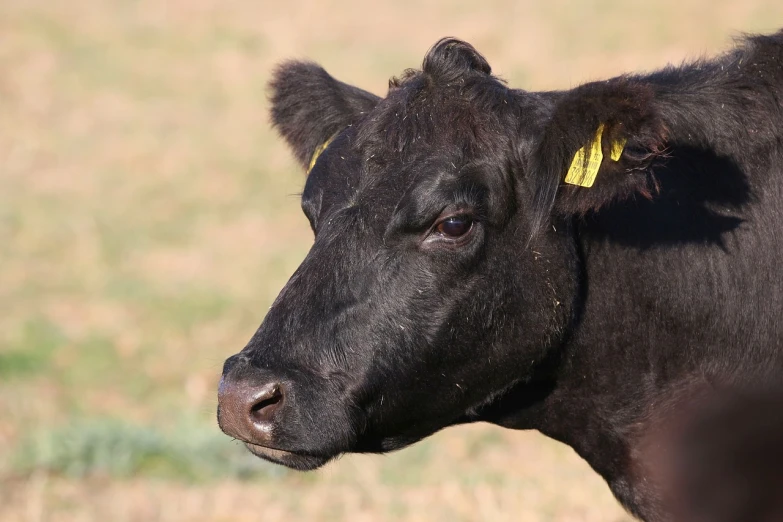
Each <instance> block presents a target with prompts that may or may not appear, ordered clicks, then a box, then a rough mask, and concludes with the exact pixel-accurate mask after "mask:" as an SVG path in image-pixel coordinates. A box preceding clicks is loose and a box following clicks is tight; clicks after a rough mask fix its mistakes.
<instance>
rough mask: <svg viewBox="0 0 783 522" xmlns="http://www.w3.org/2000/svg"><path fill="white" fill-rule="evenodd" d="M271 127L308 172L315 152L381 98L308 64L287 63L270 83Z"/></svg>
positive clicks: (370, 108) (277, 71)
mask: <svg viewBox="0 0 783 522" xmlns="http://www.w3.org/2000/svg"><path fill="white" fill-rule="evenodd" d="M269 86H270V90H271V104H272V123H273V125H274V126H275V127H276V128H277V130H278V131H279V132H280V134H281V135H282V136H283V138H284V139H285V140H286V141H287V142H288V145H289V146H290V147H291V149H292V150H293V152H294V155H295V156H296V159H297V160H298V161H299V163H300V164H301V165H302V166H303V167H305V168H307V167H308V166H309V164H310V161H311V158H312V156H313V154H314V152H315V151H316V150H317V149H318V150H320V148H323V146H324V144H325V143H326V142H328V141H329V140H330V138H331V137H332V136H334V135H335V134H336V133H338V132H339V131H341V130H342V129H344V128H345V127H347V126H348V125H350V124H351V123H353V122H355V121H357V120H358V119H359V118H361V116H362V115H363V114H365V113H367V112H369V111H370V110H372V109H373V108H374V107H375V106H376V105H377V104H378V101H379V100H380V98H378V97H377V96H375V95H374V94H371V93H369V92H367V91H363V90H362V89H359V88H357V87H353V86H351V85H348V84H346V83H343V82H340V81H337V80H335V79H334V78H332V77H331V76H330V75H329V74H328V73H327V72H326V71H325V70H323V68H321V67H320V66H318V65H316V64H314V63H309V62H297V61H291V62H285V63H283V64H281V65H280V66H278V68H277V70H276V71H275V74H274V76H273V78H272V81H271V82H270V85H269Z"/></svg>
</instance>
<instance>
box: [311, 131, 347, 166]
mask: <svg viewBox="0 0 783 522" xmlns="http://www.w3.org/2000/svg"><path fill="white" fill-rule="evenodd" d="M338 134H340V133H339V132H335V133H334V134H332V137H331V138H329V139H328V140H326V141H325V142H323V143H321V144H320V145H318V146H317V147H316V148H315V150H314V151H313V155H312V157H311V158H310V166H309V167H307V174H308V175H309V174H310V171H311V170H313V167H315V162H316V161H318V156H320V155H321V154H322V153H323V151H325V150H326V147H328V146H329V144H330V143H332V142H333V141H334V139H335V138H336V137H337V135H338Z"/></svg>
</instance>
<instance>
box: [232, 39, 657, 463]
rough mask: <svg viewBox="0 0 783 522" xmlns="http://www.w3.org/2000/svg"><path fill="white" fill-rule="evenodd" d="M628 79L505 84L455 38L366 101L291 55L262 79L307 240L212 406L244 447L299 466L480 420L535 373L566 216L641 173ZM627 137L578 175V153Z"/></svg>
mask: <svg viewBox="0 0 783 522" xmlns="http://www.w3.org/2000/svg"><path fill="white" fill-rule="evenodd" d="M652 96H653V93H652V92H651V90H650V89H649V88H648V87H645V86H642V85H638V84H636V83H635V82H634V81H633V80H632V79H619V80H615V81H611V82H606V83H601V84H588V85H585V86H582V87H580V88H577V89H575V90H572V91H568V92H551V93H530V92H525V91H520V90H512V89H509V88H508V87H507V86H506V85H505V84H504V83H503V82H502V81H500V80H498V79H497V78H495V77H493V76H492V75H491V70H490V66H489V65H488V64H487V62H486V60H485V59H484V58H483V57H482V56H481V55H480V54H479V53H478V52H476V50H475V49H473V48H472V47H471V46H470V45H468V44H466V43H464V42H460V41H458V40H454V39H444V40H441V41H440V42H438V43H437V44H436V45H435V46H434V47H433V48H432V49H431V50H430V51H429V53H428V54H427V56H426V57H425V59H424V63H423V66H422V70H421V71H408V72H406V73H405V74H404V75H403V76H402V77H401V78H399V79H393V80H392V81H391V82H390V87H389V92H388V95H387V96H386V97H385V98H383V99H381V98H378V97H376V96H374V95H372V94H369V93H367V92H365V91H362V90H360V89H357V88H355V87H351V86H348V85H346V84H343V83H341V82H338V81H336V80H335V79H333V78H332V77H330V76H329V75H328V74H327V73H326V72H325V71H324V70H323V69H321V68H320V67H318V66H316V65H313V64H308V63H301V62H291V63H286V64H284V65H282V66H281V67H280V68H279V69H278V71H277V73H276V76H275V78H274V80H273V82H272V117H273V121H274V124H275V126H276V127H277V129H278V130H279V131H280V133H281V134H282V136H283V137H284V138H285V140H286V141H287V142H288V144H289V145H290V146H291V148H292V149H293V152H294V154H295V156H296V158H297V159H298V160H299V162H300V163H301V165H302V166H303V167H304V168H305V169H306V170H307V181H306V184H305V188H304V192H303V195H302V209H303V210H304V213H305V214H306V215H307V217H308V219H309V220H310V224H311V226H312V229H313V233H314V235H315V241H314V243H313V246H312V248H311V250H310V252H309V254H308V255H307V257H306V258H305V260H304V261H303V262H302V264H301V266H300V267H299V268H298V269H297V271H296V272H295V273H294V275H293V276H292V277H291V280H290V281H289V282H288V283H287V284H286V286H285V287H284V288H283V290H282V291H281V293H280V295H279V297H278V298H277V299H276V301H275V302H274V304H273V305H272V307H271V309H270V310H269V312H268V314H267V316H266V318H265V320H264V322H263V324H262V325H261V327H260V328H259V329H258V331H257V332H256V334H255V335H254V336H253V337H252V339H251V340H250V342H249V343H248V344H247V346H246V347H245V348H244V349H243V350H242V351H241V352H240V353H239V354H237V355H234V356H232V357H230V358H229V359H228V360H227V361H226V364H225V367H224V370H223V378H222V380H221V384H220V390H219V414H218V419H219V422H220V426H221V428H222V429H223V430H224V431H225V432H226V433H228V434H229V435H231V436H233V437H235V438H237V439H240V440H242V441H244V442H246V443H247V446H248V448H249V449H250V450H251V451H252V452H253V453H255V454H257V455H259V456H261V457H264V458H266V459H269V460H272V461H275V462H279V463H282V464H285V465H287V466H290V467H294V468H298V469H312V468H315V467H317V466H320V465H322V464H323V463H325V462H326V461H328V460H329V459H331V458H333V457H335V456H337V455H339V454H341V453H344V452H383V451H389V450H393V449H396V448H400V447H403V446H406V445H408V444H411V443H413V442H415V441H417V440H420V439H421V438H423V437H425V436H427V435H429V434H431V433H433V432H435V431H437V430H439V429H441V428H443V427H445V426H448V425H451V424H455V423H459V422H467V421H471V420H476V419H480V418H481V411H482V408H485V407H486V406H487V405H489V404H491V403H492V402H493V401H494V400H496V399H497V398H498V397H499V396H501V395H502V394H503V393H504V392H506V391H507V390H509V389H510V388H511V387H519V386H522V387H524V386H525V385H526V383H533V382H537V381H540V380H541V379H545V378H546V376H547V372H548V371H551V367H552V364H551V361H552V360H553V359H556V355H557V350H558V346H559V345H560V344H561V343H562V340H563V338H564V336H565V335H567V333H568V329H569V325H570V321H571V318H572V311H573V306H574V300H575V299H576V296H577V293H578V292H577V286H578V279H579V267H578V256H577V254H576V252H575V246H574V241H573V239H572V237H571V233H570V222H571V221H572V216H573V215H575V214H580V213H584V212H586V211H588V210H589V209H594V208H597V207H600V206H601V205H604V204H606V203H607V202H609V201H611V200H613V199H616V198H620V197H625V196H628V195H629V194H635V193H643V194H644V193H649V192H650V191H651V190H652V189H653V188H654V187H653V185H652V181H651V178H650V177H649V174H648V173H647V172H646V171H645V170H644V169H643V166H644V165H645V163H646V161H647V160H648V159H649V157H650V155H651V153H652V152H654V150H655V148H656V146H657V144H658V143H659V140H660V136H661V128H660V125H659V123H658V121H657V119H656V117H655V114H654V110H653V108H652V104H651V98H652ZM599 126H601V127H602V130H603V134H602V139H600V138H599V140H598V144H599V146H602V147H603V148H604V149H607V154H606V155H607V157H608V156H609V150H608V149H609V148H610V147H611V146H612V144H613V143H617V142H621V143H626V142H627V143H626V145H625V151H624V152H623V154H622V156H621V157H620V159H619V160H617V161H615V160H611V161H609V160H606V161H604V162H603V164H602V165H601V170H600V171H599V172H598V177H597V180H596V182H595V184H594V186H593V187H591V188H590V189H587V188H582V187H566V188H561V187H560V185H561V183H562V180H563V177H564V175H565V173H566V171H567V170H568V166H569V163H570V162H571V161H572V158H573V156H574V154H575V153H576V151H577V150H579V149H580V147H583V146H586V147H588V148H589V147H590V144H591V142H592V141H594V140H595V136H596V129H597V128H598V127H599Z"/></svg>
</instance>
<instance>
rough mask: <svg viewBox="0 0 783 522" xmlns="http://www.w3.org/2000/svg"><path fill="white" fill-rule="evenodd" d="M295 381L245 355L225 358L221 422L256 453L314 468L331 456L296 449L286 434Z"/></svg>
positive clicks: (219, 409) (219, 399)
mask: <svg viewBox="0 0 783 522" xmlns="http://www.w3.org/2000/svg"><path fill="white" fill-rule="evenodd" d="M294 386H295V385H294V384H293V383H292V382H291V381H290V380H286V379H282V378H279V377H277V378H276V377H275V376H273V375H271V374H269V373H267V372H263V371H261V370H259V369H257V368H254V367H252V366H251V365H250V363H249V361H248V359H247V358H246V357H244V356H243V355H241V354H239V355H235V356H233V357H231V358H229V359H228V360H227V361H226V364H225V366H224V369H223V376H222V377H221V379H220V386H219V388H218V415H217V417H218V425H219V426H220V429H221V430H222V431H223V432H224V433H225V434H226V435H229V436H230V437H233V438H235V439H237V440H239V441H241V442H244V443H245V446H247V448H248V449H249V450H250V452H251V453H253V454H254V455H256V456H258V457H261V458H263V459H266V460H269V461H272V462H275V463H277V464H283V465H285V466H288V467H291V468H295V469H302V470H306V469H314V468H317V467H319V466H321V465H323V464H324V463H325V462H326V461H328V460H329V457H324V456H319V455H314V454H311V453H309V452H304V451H300V450H294V449H292V448H290V447H287V446H290V445H291V441H290V440H287V439H289V438H290V437H287V436H286V435H285V433H286V423H287V420H288V419H287V418H288V417H291V416H292V412H294V410H295V408H296V406H297V405H296V404H294V402H295V400H294V399H295V393H293V392H292V388H293V387H294Z"/></svg>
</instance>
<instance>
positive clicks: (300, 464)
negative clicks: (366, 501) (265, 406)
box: [245, 442, 331, 471]
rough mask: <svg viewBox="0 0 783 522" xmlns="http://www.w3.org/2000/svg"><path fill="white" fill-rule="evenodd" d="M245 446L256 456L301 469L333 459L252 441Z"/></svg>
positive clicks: (316, 466) (310, 468)
mask: <svg viewBox="0 0 783 522" xmlns="http://www.w3.org/2000/svg"><path fill="white" fill-rule="evenodd" d="M245 447H246V448H247V449H248V450H249V451H250V453H252V454H253V455H255V456H256V457H259V458H262V459H264V460H267V461H269V462H272V463H274V464H281V465H283V466H286V467H288V468H291V469H296V470H299V471H310V470H314V469H317V468H320V467H321V466H323V465H324V464H326V463H327V462H329V460H331V457H323V456H320V455H311V454H308V453H297V452H293V451H286V450H281V449H276V448H268V447H266V446H261V445H259V444H253V443H252V442H245Z"/></svg>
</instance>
